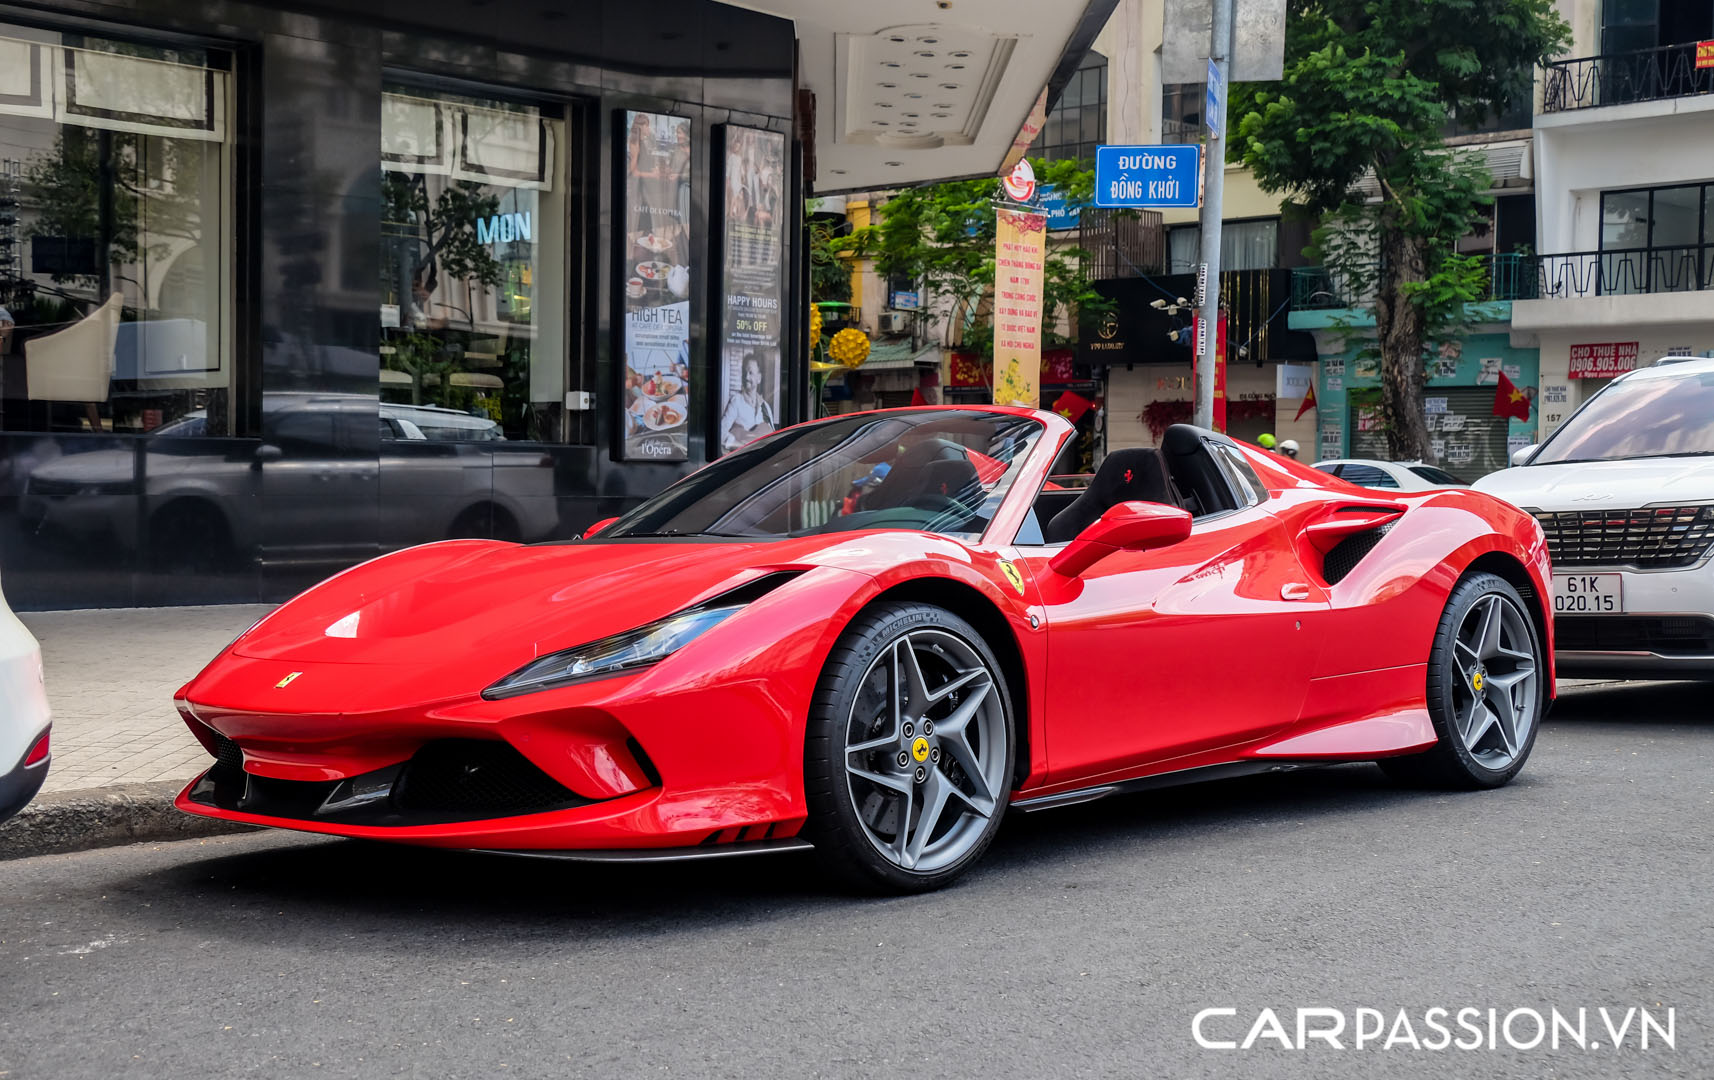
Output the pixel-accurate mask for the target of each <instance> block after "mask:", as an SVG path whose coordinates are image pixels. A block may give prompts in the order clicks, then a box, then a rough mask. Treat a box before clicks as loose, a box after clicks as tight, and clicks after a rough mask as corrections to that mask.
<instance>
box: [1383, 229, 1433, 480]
mask: <svg viewBox="0 0 1714 1080" xmlns="http://www.w3.org/2000/svg"><path fill="white" fill-rule="evenodd" d="M1379 241H1380V252H1379V254H1380V259H1381V270H1380V280H1379V282H1378V287H1377V290H1376V296H1375V338H1376V342H1377V344H1378V345H1379V346H1380V350H1381V423H1382V424H1383V425H1384V427H1385V428H1386V432H1387V452H1388V455H1389V456H1390V457H1391V459H1392V460H1393V461H1426V462H1429V463H1430V464H1433V463H1434V450H1433V447H1432V446H1431V445H1430V444H1429V441H1428V425H1427V423H1425V422H1424V419H1423V412H1422V387H1423V383H1424V381H1425V378H1426V371H1425V368H1424V359H1423V338H1424V327H1423V317H1422V311H1421V309H1420V308H1418V307H1417V306H1416V305H1415V304H1413V303H1411V300H1410V297H1409V296H1408V295H1406V293H1405V290H1404V289H1403V288H1402V287H1401V286H1403V285H1404V284H1405V283H1406V282H1412V281H1421V280H1423V278H1424V277H1425V276H1426V267H1425V265H1424V261H1423V249H1422V242H1421V241H1420V240H1418V239H1416V238H1415V237H1411V236H1408V235H1406V234H1404V233H1402V232H1400V231H1398V230H1397V229H1393V228H1388V227H1387V224H1386V223H1384V222H1383V223H1382V226H1381V229H1380V236H1379Z"/></svg>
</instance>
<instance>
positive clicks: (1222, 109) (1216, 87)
mask: <svg viewBox="0 0 1714 1080" xmlns="http://www.w3.org/2000/svg"><path fill="white" fill-rule="evenodd" d="M1204 104H1205V105H1206V109H1205V112H1204V115H1205V116H1206V117H1207V119H1208V133H1209V134H1210V135H1212V136H1214V137H1215V138H1216V139H1218V138H1219V137H1220V129H1221V127H1222V126H1223V125H1224V124H1225V122H1226V83H1225V81H1224V80H1223V79H1221V78H1220V69H1219V68H1218V67H1216V66H1215V64H1214V61H1213V60H1209V61H1208V100H1207V101H1206V102H1205V103H1204Z"/></svg>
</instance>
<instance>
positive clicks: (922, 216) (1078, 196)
mask: <svg viewBox="0 0 1714 1080" xmlns="http://www.w3.org/2000/svg"><path fill="white" fill-rule="evenodd" d="M1032 164H1033V165H1034V166H1035V170H1036V176H1037V177H1038V178H1039V179H1040V181H1041V182H1042V183H1043V184H1051V185H1054V186H1055V187H1056V188H1058V189H1059V190H1061V191H1064V192H1065V193H1066V198H1067V202H1068V204H1071V205H1087V204H1088V203H1089V201H1090V199H1091V197H1092V195H1093V193H1094V186H1095V176H1094V174H1093V173H1091V172H1089V171H1088V170H1085V169H1082V168H1079V167H1078V165H1077V163H1076V162H1072V161H1056V162H1044V161H1034V162H1032ZM999 193H1000V190H999V182H998V181H997V180H991V179H982V180H955V181H951V182H948V183H944V184H930V185H926V186H924V187H916V188H906V189H904V190H902V191H896V192H894V193H892V195H891V196H890V197H889V198H888V199H887V201H886V203H885V205H884V206H882V207H881V209H880V214H879V216H880V224H878V225H867V226H864V227H863V228H860V229H856V230H854V231H853V232H852V233H851V235H850V236H846V237H840V238H837V239H834V240H833V241H832V248H833V250H835V251H846V252H850V253H852V254H854V255H858V256H865V257H873V258H874V260H875V270H876V271H877V272H878V273H880V274H882V275H885V276H888V277H893V276H899V277H904V278H908V279H909V280H911V281H913V282H915V283H916V285H917V289H918V292H919V293H920V295H921V303H922V308H923V310H924V311H925V312H942V313H944V317H945V319H946V320H947V324H948V325H947V330H948V336H947V340H946V344H948V345H950V344H954V343H955V342H954V340H953V334H952V331H953V330H954V329H959V330H961V331H962V332H961V333H960V334H959V335H957V337H958V340H957V342H956V343H957V344H960V345H961V346H962V347H963V348H964V349H966V350H968V351H970V352H973V353H977V354H979V355H981V356H983V357H985V358H992V357H993V355H994V325H993V292H994V232H995V217H994V202H995V200H996V199H997V198H998V197H999ZM1084 255H1085V253H1084V252H1083V251H1081V250H1080V249H1077V248H1060V249H1058V250H1053V249H1050V250H1049V251H1048V253H1047V257H1046V262H1045V264H1044V266H1043V272H1042V329H1043V333H1042V341H1043V342H1044V343H1047V344H1057V343H1061V342H1063V341H1064V340H1065V338H1064V336H1063V335H1061V334H1059V333H1058V332H1057V330H1056V329H1055V328H1056V327H1057V325H1058V324H1059V317H1060V315H1061V314H1066V315H1071V316H1075V315H1076V313H1077V311H1078V310H1079V309H1080V308H1089V309H1094V308H1099V307H1101V306H1103V305H1104V304H1105V303H1106V301H1105V300H1104V299H1103V298H1102V297H1101V295H1100V294H1099V293H1097V292H1096V291H1095V290H1094V289H1093V288H1092V287H1090V285H1089V283H1088V282H1087V281H1086V280H1085V279H1084V276H1083V272H1082V270H1081V268H1080V263H1081V260H1082V258H1083V257H1084ZM1075 324H1076V320H1075V318H1073V319H1072V320H1071V325H1075Z"/></svg>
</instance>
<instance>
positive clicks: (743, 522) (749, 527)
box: [178, 406, 1553, 891]
mask: <svg viewBox="0 0 1714 1080" xmlns="http://www.w3.org/2000/svg"><path fill="white" fill-rule="evenodd" d="M1071 435H1072V428H1071V426H1070V425H1069V424H1067V423H1066V422H1065V421H1064V420H1063V419H1061V418H1060V417H1057V416H1055V415H1053V414H1052V413H1046V412H1036V411H1032V410H1027V409H1013V408H1000V407H992V408H978V407H960V406H947V407H938V408H934V407H931V408H911V409H893V410H884V411H880V412H870V413H858V414H853V415H847V416H840V417H836V418H833V419H829V420H822V421H818V422H815V423H809V424H802V425H799V426H797V427H792V428H788V429H785V430H783V431H781V432H778V433H777V434H774V435H772V436H769V437H767V438H765V439H762V440H760V441H758V442H755V443H752V444H751V445H749V446H747V447H745V448H743V449H741V450H739V451H737V452H736V453H733V454H731V455H729V456H727V457H723V458H721V459H719V460H718V461H716V462H714V463H713V464H711V465H709V466H708V467H706V468H704V469H702V470H701V471H699V472H697V473H695V474H693V475H691V476H689V477H687V478H685V479H684V480H682V481H680V482H679V483H677V484H675V485H673V486H672V487H670V488H668V489H667V490H666V491H664V492H662V493H661V494H660V495H658V496H656V497H655V498H652V499H650V500H648V501H647V502H645V503H643V504H642V505H640V506H638V507H637V508H636V509H634V510H632V511H631V512H630V513H628V514H626V515H624V516H623V517H621V518H618V519H610V520H609V521H607V522H603V523H600V524H598V525H597V526H595V527H593V528H591V529H590V530H589V532H588V533H586V534H585V536H584V537H583V538H582V539H579V540H575V541H570V542H562V543H548V544H537V545H519V544H513V543H504V542H500V541H489V540H449V541H446V542H444V543H438V544H429V545H426V546H423V547H417V548H411V549H407V550H404V551H399V552H395V553H393V554H391V555H387V556H384V557H382V558H379V559H376V560H373V561H371V562H368V563H365V564H363V565H361V566H358V567H355V568H354V569H351V570H348V571H346V572H344V573H342V574H339V575H338V576H336V577H334V578H332V579H330V580H328V581H326V582H324V583H323V584H321V585H318V586H316V587H315V588H313V589H311V590H309V591H308V592H306V593H304V594H302V595H301V596H299V597H297V598H296V599H294V600H292V601H291V602H289V603H287V604H286V605H284V606H283V607H281V608H279V609H278V610H277V611H275V612H274V613H273V614H271V615H269V616H268V617H267V618H265V619H263V620H262V621H261V622H260V623H258V624H257V625H256V626H254V627H253V628H251V629H250V630H249V631H248V632H246V633H245V634H244V635H243V636H241V637H239V638H238V639H237V640H236V641H234V642H233V643H232V644H231V646H229V647H228V648H227V649H226V651H225V652H223V653H222V654H221V655H220V656H219V657H218V658H216V659H215V661H214V662H213V663H211V664H210V665H209V666H208V668H207V669H206V670H204V671H203V672H202V673H201V674H200V675H198V676H197V677H196V678H195V679H194V680H192V681H191V682H190V683H189V684H188V685H187V686H185V687H184V688H183V689H182V690H181V691H180V692H179V694H178V707H179V710H180V711H181V712H182V713H183V715H184V717H185V720H186V721H187V722H188V723H189V725H190V727H191V730H192V731H193V732H195V733H196V736H197V737H198V738H199V739H200V740H201V741H202V743H203V745H204V746H205V747H207V749H208V751H209V753H210V754H212V755H214V757H215V758H216V763H215V764H214V766H213V767H212V768H210V769H209V770H208V771H207V772H206V773H205V774H204V775H202V776H201V777H199V778H198V779H197V780H196V781H195V782H193V783H192V784H191V785H190V786H189V787H188V788H186V790H185V791H184V792H183V794H181V795H180V796H179V799H178V806H179V807H180V809H182V810H186V811H189V812H190V813H194V814H204V815H208V816H211V817H217V818H225V819H229V820H233V821H244V822H252V823H255V824H259V825H272V826H277V827H281V828H290V829H302V830H307V831H311V832H319V833H329V834H335V835H340V836H353V837H368V838H374V839H385V840H395V841H401V842H406V843H412V844H423V845H433V846H440V847H452V848H474V849H483V850H491V851H503V852H510V853H514V854H526V855H541V856H554V857H560V858H582V859H661V858H686V857H706V856H714V855H725V854H739V853H745V852H763V851H780V850H791V849H796V848H803V847H813V848H814V850H815V851H816V853H817V854H818V855H819V856H820V858H821V859H822V860H823V861H824V863H825V864H826V865H827V866H828V867H829V868H830V869H831V870H832V871H833V872H835V873H836V874H839V875H842V876H844V877H845V878H847V879H848V880H850V881H851V882H853V883H855V884H858V885H860V886H864V887H868V888H871V889H879V890H895V891H912V890H921V889H928V888H933V887H936V886H939V885H942V884H944V883H946V882H948V881H950V880H951V879H952V878H954V877H955V876H957V875H958V874H959V873H961V872H962V871H964V870H965V869H966V868H968V867H969V866H970V865H971V864H972V863H973V862H974V861H975V860H976V859H977V858H978V857H980V855H981V854H982V852H983V851H984V850H985V849H986V848H987V846H988V844H989V842H990V841H991V840H992V839H993V837H994V834H995V832H996V830H997V828H998V826H999V822H1000V819H1001V816H1002V812H1003V811H1005V810H1006V809H1007V807H1008V805H1009V806H1010V807H1011V808H1012V809H1014V810H1036V809H1042V808H1046V807H1051V806H1060V805H1065V804H1069V803H1074V802H1084V801H1087V800H1090V799H1095V798H1099V797H1101V796H1104V795H1109V794H1112V793H1115V792H1120V791H1126V790H1132V789H1137V788H1142V787H1149V786H1156V785H1162V784H1167V783H1177V782H1182V781H1185V780H1193V779H1198V778H1204V777H1216V776H1228V775H1233V774H1236V773H1244V772H1257V771H1269V770H1279V769H1289V768H1295V767H1300V766H1305V765H1316V764H1326V763H1330V762H1341V761H1379V762H1380V763H1381V764H1382V765H1383V767H1385V768H1386V769H1387V771H1388V772H1389V773H1392V774H1394V775H1395V776H1398V777H1400V778H1402V779H1405V780H1408V781H1413V782H1424V783H1432V784H1438V785H1444V786H1454V787H1466V788H1483V787H1495V786H1498V785H1500V784H1504V783H1505V782H1507V781H1508V780H1510V779H1511V778H1512V776H1513V775H1515V774H1516V773H1517V771H1518V770H1519V769H1520V768H1521V767H1522V766H1523V763H1524V760H1525V758H1527V757H1528V755H1529V752H1530V748H1531V746H1532V745H1533V743H1534V741H1535V737H1536V730H1537V726H1538V723H1539V721H1540V719H1541V717H1542V715H1543V712H1544V711H1545V709H1546V707H1547V704H1548V701H1549V699H1550V698H1551V696H1552V694H1553V671H1552V666H1551V662H1550V661H1549V659H1548V657H1550V656H1551V655H1552V652H1551V645H1552V643H1551V639H1550V635H1551V627H1550V624H1549V620H1548V618H1547V615H1546V612H1545V611H1544V609H1543V606H1542V599H1541V598H1542V597H1543V596H1546V595H1549V593H1548V581H1549V573H1548V557H1547V548H1546V545H1545V543H1544V542H1543V538H1542V532H1541V529H1540V527H1539V526H1538V525H1537V524H1536V522H1535V520H1534V519H1533V518H1531V517H1530V516H1529V515H1527V514H1524V513H1522V512H1521V511H1518V510H1516V509H1514V508H1512V507H1509V506H1507V505H1505V504H1503V503H1501V502H1498V501H1497V500H1494V499H1491V498H1489V497H1488V496H1485V495H1481V494H1478V493H1475V492H1471V491H1463V490H1460V491H1432V492H1399V493H1396V494H1395V493H1387V494H1386V495H1381V494H1378V493H1376V492H1374V491H1371V490H1366V489H1363V488H1358V487H1354V486H1352V485H1349V484H1347V483H1345V482H1343V481H1341V480H1338V479H1337V478H1335V477H1331V476H1328V475H1327V474H1325V473H1321V472H1317V471H1316V470H1314V469H1312V468H1310V467H1309V466H1307V465H1301V464H1298V463H1296V462H1293V461H1289V460H1286V459H1284V458H1280V457H1276V456H1273V455H1271V454H1268V453H1266V452H1264V451H1261V450H1258V449H1257V448H1255V447H1251V446H1245V445H1240V444H1238V443H1236V442H1233V441H1232V440H1231V439H1229V438H1227V437H1225V436H1224V435H1219V434H1215V433H1212V432H1208V431H1203V430H1200V429H1198V428H1194V427H1189V426H1183V425H1181V426H1177V427H1173V428H1171V429H1169V430H1168V431H1167V432H1166V434H1165V437H1164V439H1163V442H1162V446H1161V448H1160V449H1159V450H1152V449H1148V450H1145V449H1127V450H1118V451H1115V452H1113V453H1111V454H1109V455H1108V456H1107V458H1106V459H1105V460H1104V461H1103V462H1102V464H1101V466H1100V469H1099V471H1098V472H1097V473H1096V474H1095V476H1094V478H1093V479H1092V481H1091V482H1090V483H1089V484H1088V486H1087V487H1086V488H1083V489H1076V488H1068V487H1062V486H1060V485H1059V484H1057V483H1054V482H1051V481H1050V480H1049V477H1050V476H1053V475H1055V474H1054V464H1055V462H1056V459H1057V458H1058V457H1059V456H1060V455H1061V453H1062V452H1064V451H1067V450H1068V449H1069V447H1068V440H1069V439H1070V438H1071ZM883 466H885V467H884V468H883Z"/></svg>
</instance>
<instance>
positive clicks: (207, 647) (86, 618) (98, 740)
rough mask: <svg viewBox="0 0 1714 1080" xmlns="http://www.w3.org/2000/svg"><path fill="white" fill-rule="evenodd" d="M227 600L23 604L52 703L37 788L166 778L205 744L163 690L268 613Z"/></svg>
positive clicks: (202, 762)
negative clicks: (49, 738)
mask: <svg viewBox="0 0 1714 1080" xmlns="http://www.w3.org/2000/svg"><path fill="white" fill-rule="evenodd" d="M272 610H273V608H272V606H271V605H267V604H241V605H234V606H231V607H173V608H120V609H103V610H90V611H42V612H25V613H23V614H21V615H19V616H18V617H19V618H20V619H22V620H23V622H24V625H25V626H28V627H29V628H30V632H31V633H33V634H35V635H36V640H38V641H40V642H41V643H42V663H43V667H44V668H45V669H46V672H45V674H46V678H47V684H48V704H49V706H50V707H51V708H52V709H53V723H54V734H53V754H54V759H53V764H52V765H51V766H50V767H49V769H48V779H47V783H46V784H44V785H43V786H42V794H44V795H47V794H51V793H53V792H60V791H74V790H81V789H85V788H99V787H107V786H109V785H112V784H144V783H153V782H156V781H164V780H175V781H179V782H180V783H183V782H185V781H188V780H189V779H190V778H191V777H192V776H194V775H195V774H196V773H197V772H199V771H201V770H202V769H204V768H207V766H208V764H209V756H208V751H206V750H204V749H203V748H202V744H200V743H198V742H197V741H196V739H195V738H194V737H192V736H191V733H190V729H189V728H187V727H185V722H184V721H183V720H182V719H180V718H179V714H178V711H177V710H176V709H174V708H173V691H175V690H177V689H178V688H179V687H181V686H183V685H184V684H185V683H187V682H189V681H190V679H191V677H192V676H194V675H195V674H196V673H197V672H199V671H201V670H202V668H203V665H204V664H207V663H208V662H209V661H210V660H212V659H214V654H215V653H217V652H219V651H220V650H221V649H222V648H224V647H225V646H226V645H227V644H228V643H229V642H231V640H232V639H233V638H235V637H237V636H238V635H239V634H241V633H243V631H244V630H245V628H246V627H248V626H250V624H252V623H254V622H255V621H256V620H257V619H260V618H261V617H262V616H263V615H266V614H267V613H268V612H269V611H272Z"/></svg>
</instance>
